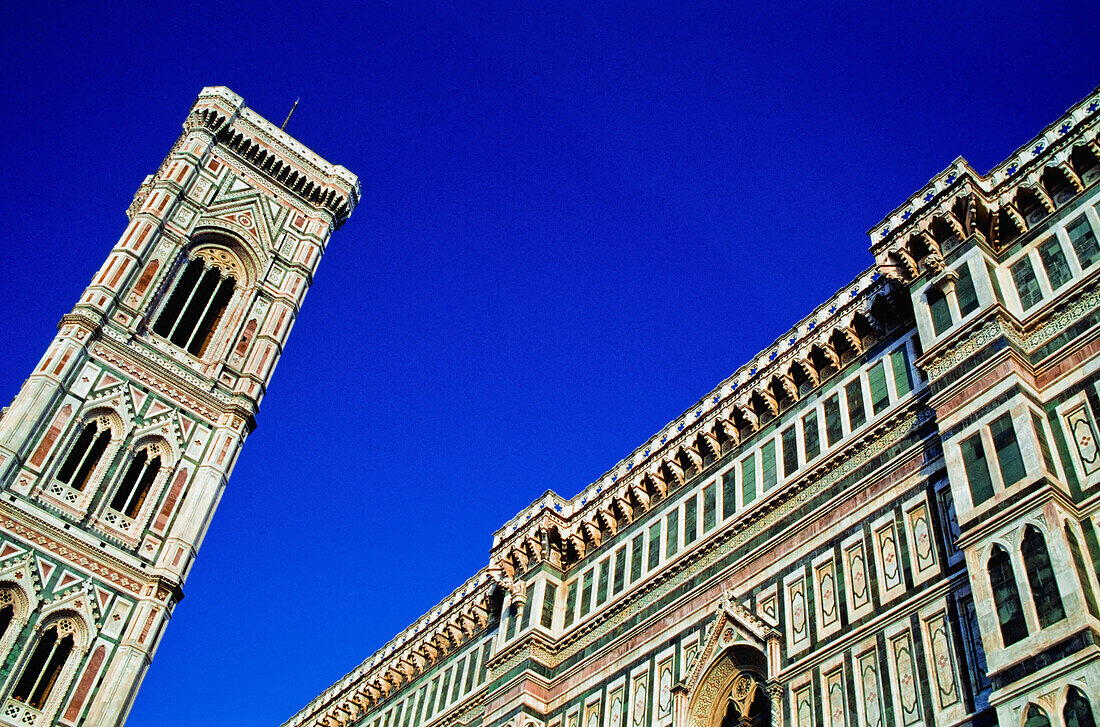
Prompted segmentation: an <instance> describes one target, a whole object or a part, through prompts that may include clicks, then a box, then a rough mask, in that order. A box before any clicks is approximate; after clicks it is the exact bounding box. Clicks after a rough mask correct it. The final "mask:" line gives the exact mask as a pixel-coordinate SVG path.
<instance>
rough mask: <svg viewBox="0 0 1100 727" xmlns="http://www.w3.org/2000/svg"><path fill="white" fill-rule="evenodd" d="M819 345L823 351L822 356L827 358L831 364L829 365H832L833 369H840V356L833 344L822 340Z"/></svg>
mask: <svg viewBox="0 0 1100 727" xmlns="http://www.w3.org/2000/svg"><path fill="white" fill-rule="evenodd" d="M817 345H818V347H819V348H820V349H821V353H822V355H823V356H825V359H826V360H827V361H828V362H829V364H830V365H832V366H833V367H835V368H837V369H839V368H840V354H838V353H837V352H836V349H835V348H833V344H831V343H829V341H828V340H821V341H818V344H817Z"/></svg>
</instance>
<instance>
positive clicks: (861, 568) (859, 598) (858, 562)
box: [844, 539, 871, 615]
mask: <svg viewBox="0 0 1100 727" xmlns="http://www.w3.org/2000/svg"><path fill="white" fill-rule="evenodd" d="M844 572H845V574H846V575H847V584H848V606H849V609H850V611H851V612H852V614H853V615H855V614H857V613H859V612H861V611H862V610H864V609H865V608H867V607H869V606H870V605H871V588H870V582H869V578H868V577H867V556H866V554H865V553H864V549H863V540H862V539H860V540H859V541H857V542H856V543H855V544H854V545H850V546H848V547H847V548H845V549H844Z"/></svg>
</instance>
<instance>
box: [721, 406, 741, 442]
mask: <svg viewBox="0 0 1100 727" xmlns="http://www.w3.org/2000/svg"><path fill="white" fill-rule="evenodd" d="M733 417H734V414H733V410H730V411H729V412H727V415H725V416H722V417H719V419H718V423H719V424H721V425H722V428H723V429H725V430H726V436H727V437H729V438H730V441H732V442H733V444H734V446H736V445H737V444H739V443H740V442H741V432H740V430H739V429H738V428H737V423H736V422H735V421H733Z"/></svg>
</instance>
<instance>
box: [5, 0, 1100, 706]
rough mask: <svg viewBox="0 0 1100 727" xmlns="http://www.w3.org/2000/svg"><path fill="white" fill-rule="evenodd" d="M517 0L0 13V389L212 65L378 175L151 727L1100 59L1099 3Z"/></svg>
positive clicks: (473, 549)
mask: <svg viewBox="0 0 1100 727" xmlns="http://www.w3.org/2000/svg"><path fill="white" fill-rule="evenodd" d="M529 6H530V3H517V4H515V5H512V6H507V5H504V4H497V3H480V4H476V5H470V6H465V5H462V4H450V3H448V4H446V5H443V6H440V7H429V6H422V5H413V4H411V3H393V4H386V5H380V4H377V3H368V2H359V3H354V4H349V6H348V7H345V8H332V7H325V6H323V5H320V4H316V3H282V4H279V3H254V4H251V3H244V2H235V3H224V2H219V3H203V2H186V3H181V2H172V3H158V2H145V3H142V4H141V5H140V7H134V8H129V9H122V8H117V9H105V8H103V7H99V6H96V7H94V8H90V9H88V10H86V11H79V10H74V9H72V8H71V7H65V8H64V9H62V6H42V5H41V4H38V5H35V4H33V3H12V4H10V5H6V6H5V7H4V8H3V9H0V23H2V24H0V40H2V42H0V91H2V93H3V109H4V113H3V114H0V159H2V164H3V177H2V178H3V194H0V219H3V220H4V237H5V239H4V242H3V244H2V245H0V300H3V301H4V303H5V306H4V308H5V313H4V316H3V318H2V321H3V324H2V330H3V333H4V335H3V337H2V344H0V400H2V401H3V402H5V403H6V402H7V401H9V400H10V398H11V397H12V396H13V395H14V394H15V392H16V390H17V389H18V387H19V385H20V383H21V382H22V381H23V379H24V378H25V377H26V375H27V373H28V372H29V371H30V370H31V368H32V366H33V365H34V363H35V362H36V361H37V359H38V358H39V356H40V355H41V353H42V351H43V350H44V348H45V346H46V344H47V343H48V342H49V340H50V338H51V336H52V335H53V334H54V331H55V326H56V323H57V321H58V320H59V319H60V317H61V316H62V314H64V313H65V312H66V311H68V310H69V309H70V308H71V307H72V305H73V304H74V302H75V301H76V298H77V296H78V295H79V293H80V291H81V290H82V289H83V287H84V286H85V285H86V284H87V283H88V281H89V280H90V278H91V276H92V274H93V272H94V271H95V270H96V269H97V268H98V266H99V265H100V263H101V261H102V260H103V258H104V257H105V256H106V254H107V252H108V251H109V250H110V248H111V246H112V245H113V244H114V243H115V241H116V240H117V238H118V236H119V234H120V233H121V232H122V230H123V228H124V226H125V224H126V219H125V216H124V211H125V209H126V207H127V205H128V204H129V203H130V200H131V198H132V195H133V193H134V191H135V190H136V188H137V186H138V184H139V183H140V182H141V180H142V179H143V178H144V176H145V175H146V174H149V173H151V172H152V171H154V170H155V169H156V167H157V165H158V164H159V162H160V160H161V159H162V158H163V156H164V154H165V153H167V151H168V149H169V148H170V147H171V145H172V142H173V141H174V140H175V138H176V136H177V134H178V133H179V129H180V124H181V123H182V121H183V118H184V115H185V114H186V112H187V110H188V108H189V106H190V104H191V102H192V100H193V99H194V97H195V95H196V94H197V93H198V91H199V89H200V88H202V87H203V86H206V85H226V86H229V87H230V88H232V89H233V90H234V91H236V92H237V93H239V94H241V95H242V96H244V98H245V99H246V101H247V102H248V104H249V105H250V106H251V107H252V108H254V109H255V110H257V111H258V112H259V113H261V114H264V115H265V116H267V117H268V118H270V119H272V120H274V121H275V122H276V123H280V122H281V121H282V119H283V117H284V116H285V115H286V112H287V110H288V109H289V108H290V105H291V103H292V102H293V101H294V99H295V98H296V97H299V96H300V97H301V104H300V105H299V107H298V110H297V112H296V113H295V115H294V118H293V120H292V121H291V122H290V126H289V127H288V131H290V132H291V133H292V134H293V135H295V136H296V137H297V138H298V139H300V140H301V141H302V142H304V143H305V144H306V145H308V146H310V147H312V148H313V149H314V150H316V151H317V152H318V153H319V154H321V155H322V156H324V157H326V158H327V159H329V160H330V161H332V162H335V163H339V164H343V165H344V166H346V167H348V168H349V169H351V170H352V171H354V172H356V173H357V174H359V176H360V179H361V180H362V186H363V201H362V203H361V204H360V206H359V208H358V209H357V210H356V211H355V213H354V215H353V216H352V218H351V220H350V221H349V222H348V224H347V225H346V226H345V228H344V229H343V230H341V231H340V232H339V233H337V235H336V236H335V237H334V238H333V242H332V245H331V246H330V248H329V253H328V255H327V257H326V259H325V260H324V261H322V264H321V268H320V272H319V274H318V276H317V278H316V281H315V284H314V287H313V290H312V291H311V292H310V294H309V296H308V297H307V299H306V302H305V306H304V309H303V313H302V316H301V318H300V319H299V321H298V324H297V327H296V328H295V330H294V332H293V335H292V336H291V338H290V343H289V346H288V348H287V352H286V355H285V356H284V357H283V359H282V361H281V363H280V365H279V367H278V370H277V373H276V374H275V378H274V382H273V384H272V387H271V390H270V395H269V396H268V398H267V400H266V401H265V402H264V405H263V408H262V409H261V411H260V414H259V417H258V419H259V429H258V430H257V431H256V432H255V434H254V435H253V436H252V437H251V439H250V440H249V442H248V444H247V446H246V447H245V450H244V453H243V455H242V458H241V460H240V464H239V465H238V467H237V471H236V473H235V474H234V476H233V479H232V480H231V482H230V485H229V488H228V490H227V492H226V494H225V498H224V499H223V501H222V504H221V508H220V510H219V511H218V513H217V516H216V517H215V519H214V523H213V527H212V528H211V530H210V534H209V536H208V537H207V539H206V542H205V544H204V546H203V549H202V551H201V553H200V554H199V559H198V561H197V563H196V565H195V568H194V571H193V573H192V575H191V578H190V580H189V582H188V583H187V586H186V589H185V590H186V593H187V597H186V599H185V600H184V602H183V603H182V604H181V605H180V607H179V608H178V609H177V610H176V616H175V618H174V620H173V622H172V624H171V625H170V627H169V628H168V630H167V634H166V636H165V639H164V641H163V642H162V645H161V647H160V650H159V652H158V653H157V656H156V659H155V660H154V662H153V665H152V667H151V670H150V672H149V675H148V676H147V678H146V680H145V684H144V686H143V688H142V691H141V693H140V694H139V696H138V699H137V703H136V706H135V708H134V710H133V713H132V715H131V719H130V722H129V724H130V725H132V726H133V727H143V726H151V725H193V724H203V725H234V726H239V725H277V724H279V723H281V722H282V721H283V720H285V719H286V718H288V717H289V716H290V715H291V714H293V713H294V712H295V711H296V710H297V709H298V708H300V707H301V706H303V705H304V704H305V703H306V702H307V701H308V700H310V699H311V698H312V697H314V696H315V695H316V694H317V693H318V692H320V691H321V690H322V689H324V688H325V687H327V686H328V685H329V684H330V683H332V682H333V681H335V680H336V679H338V678H339V677H340V676H342V675H343V674H344V673H345V672H347V671H348V670H350V669H351V668H352V667H354V666H355V665H356V664H358V663H359V662H360V661H361V660H362V659H364V658H365V657H367V656H368V655H369V654H370V653H371V652H373V650H374V649H375V648H376V647H378V646H380V645H381V644H382V643H384V642H385V641H386V640H387V639H388V638H389V637H390V636H392V635H393V634H394V633H396V632H397V631H398V630H400V629H402V628H403V627H404V626H406V625H407V624H408V623H410V622H411V621H412V620H413V619H415V618H416V617H417V616H419V615H420V614H421V613H423V612H424V611H426V610H427V609H428V608H429V607H430V606H431V605H433V604H435V603H436V602H437V600H438V599H439V598H441V597H443V596H444V595H446V594H447V593H449V592H450V590H451V589H452V588H453V587H455V586H457V585H458V584H460V583H461V582H462V581H463V580H464V579H465V578H466V577H468V576H469V575H471V574H473V573H474V572H475V571H476V570H477V569H478V568H479V567H481V566H482V565H483V564H485V563H486V561H487V556H488V548H489V544H490V536H491V533H492V531H493V530H495V529H496V528H497V527H499V526H500V525H501V524H503V523H504V521H506V520H507V519H508V518H509V517H511V516H512V515H513V514H515V513H516V512H517V511H518V510H519V509H521V508H522V507H524V506H525V505H526V504H527V503H529V502H530V501H531V500H533V499H535V498H536V497H537V496H538V495H540V494H541V493H542V492H543V491H544V490H546V489H554V490H556V491H557V492H559V493H562V494H565V495H572V494H575V493H576V492H578V491H579V490H580V489H581V488H582V487H583V486H585V485H586V484H587V483H589V482H591V481H593V480H594V479H595V478H596V477H598V476H599V475H600V474H601V473H603V472H604V471H605V470H607V469H608V468H609V467H611V466H612V465H613V464H615V463H616V462H617V461H618V460H619V459H620V458H621V457H623V456H625V455H626V454H628V453H629V452H630V451H631V450H632V449H633V448H634V447H635V446H637V445H638V444H640V443H642V442H643V441H644V439H645V438H646V437H648V436H649V435H651V434H653V433H654V432H656V431H657V430H658V429H659V428H660V427H661V426H663V425H664V424H665V423H666V422H668V421H669V420H671V419H672V418H673V417H675V416H676V415H678V414H679V413H680V412H681V411H683V410H684V409H686V408H687V407H689V406H690V405H692V404H693V403H694V402H696V401H697V400H698V398H699V397H700V396H702V395H703V394H705V393H706V392H707V391H709V390H710V388H711V387H713V386H714V385H715V384H717V383H718V382H719V381H720V380H722V379H723V378H724V377H726V376H727V375H729V374H730V373H732V372H733V370H734V369H735V368H736V367H737V366H739V365H740V364H741V363H743V362H744V361H746V360H747V359H748V358H749V357H750V356H752V355H753V354H755V353H756V352H757V351H759V350H760V349H762V348H763V347H765V346H766V345H768V344H769V343H770V342H771V341H772V340H773V339H774V338H775V337H776V336H777V335H779V334H780V333H782V332H783V331H785V330H786V329H787V327H788V326H789V325H791V324H792V323H794V322H795V321H797V320H798V319H799V318H801V317H802V316H803V315H805V314H806V313H808V312H809V311H810V310H812V308H813V307H814V306H815V305H817V304H818V303H819V302H821V301H823V300H824V299H825V298H827V297H828V296H829V295H831V294H832V293H833V292H834V291H835V290H837V289H838V288H840V287H841V286H842V285H844V284H845V283H846V282H848V281H849V280H850V279H851V278H852V277H853V276H854V275H855V274H856V273H857V272H858V271H860V270H862V269H863V268H865V267H866V266H868V265H870V263H871V256H870V254H869V253H868V252H867V247H868V239H867V237H866V235H865V231H866V230H867V229H868V228H870V227H871V226H872V225H874V224H875V223H876V222H878V221H879V220H880V219H881V218H882V217H884V216H885V215H886V214H887V213H888V212H889V211H890V210H892V209H893V208H894V207H895V206H897V205H898V204H900V203H901V202H902V201H903V200H904V199H905V198H906V197H907V196H908V195H909V194H911V193H912V192H914V191H916V190H917V188H918V187H920V186H921V185H922V184H924V183H925V182H926V181H927V180H928V179H929V178H930V177H932V176H933V175H934V174H936V173H937V172H939V171H941V170H942V169H944V168H945V167H946V166H947V165H948V164H949V163H950V162H951V161H952V160H953V159H954V158H955V157H956V156H958V155H963V156H965V157H967V158H968V159H969V160H970V161H971V163H972V164H973V165H974V166H975V167H976V168H978V169H979V170H981V171H985V170H988V169H989V168H990V167H992V166H993V165H995V164H997V163H998V162H1000V161H1001V160H1002V159H1004V158H1005V157H1006V156H1007V155H1008V154H1009V153H1010V152H1011V151H1012V150H1014V149H1015V148H1016V147H1017V146H1019V145H1021V144H1023V143H1024V142H1026V141H1027V140H1028V139H1029V138H1030V137H1031V136H1032V135H1033V134H1034V133H1036V132H1038V131H1039V130H1040V129H1041V128H1042V127H1043V126H1045V125H1046V124H1048V123H1050V122H1051V121H1053V120H1054V119H1055V118H1057V117H1058V116H1059V115H1060V114H1061V113H1062V112H1063V111H1064V110H1065V109H1066V108H1068V107H1069V106H1070V105H1072V104H1073V103H1075V102H1076V101H1078V100H1079V99H1080V98H1082V97H1083V96H1084V95H1085V94H1087V93H1088V92H1089V91H1090V90H1091V89H1092V88H1093V87H1094V86H1095V85H1097V84H1098V83H1100V75H1098V74H1097V69H1100V44H1097V43H1096V40H1095V34H1096V29H1097V28H1100V4H1097V3H1096V2H1095V1H1092V2H1060V3H1052V4H1043V3H1021V4H1015V5H1014V4H1012V3H1000V2H997V3H994V2H989V3H960V2H949V3H937V2H921V3H885V4H884V3H881V2H876V3H868V4H866V5H855V4H848V5H844V6H839V5H838V6H834V7H831V8H819V9H816V10H807V9H805V8H803V7H802V4H797V6H791V7H784V6H782V5H780V4H773V3H751V4H750V3H745V4H735V3H677V4H669V5H660V4H650V3H645V4H642V5H639V4H638V3H633V2H631V3H623V4H609V3H604V2H597V3H591V2H585V3H554V4H551V6H550V7H546V8H542V9H532V8H531V7H529ZM46 7H49V10H46V9H44V8H46Z"/></svg>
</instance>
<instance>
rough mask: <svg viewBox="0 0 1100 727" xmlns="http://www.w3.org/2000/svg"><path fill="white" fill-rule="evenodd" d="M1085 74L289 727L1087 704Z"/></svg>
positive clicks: (1095, 191)
mask: <svg viewBox="0 0 1100 727" xmlns="http://www.w3.org/2000/svg"><path fill="white" fill-rule="evenodd" d="M1098 130H1100V89H1097V91H1094V92H1093V93H1092V94H1091V95H1090V96H1089V98H1087V99H1085V100H1084V101H1082V102H1081V103H1079V104H1077V105H1076V106H1074V107H1073V108H1072V109H1070V110H1069V111H1068V112H1067V113H1066V114H1065V115H1064V116H1063V117H1062V118H1060V119H1058V120H1057V121H1056V122H1055V123H1054V124H1052V125H1050V126H1049V127H1047V128H1046V129H1044V130H1043V131H1042V133H1041V134H1040V135H1038V136H1037V137H1036V138H1034V139H1032V140H1030V141H1029V142H1028V143H1027V144H1025V145H1024V146H1022V147H1020V149H1019V150H1018V151H1017V152H1016V153H1014V154H1013V155H1012V156H1011V157H1010V158H1009V159H1007V160H1005V161H1004V162H1003V163H1002V164H1000V165H999V166H997V167H996V168H995V169H993V170H992V171H991V172H989V173H988V174H986V175H982V174H979V173H977V172H976V171H975V170H973V169H972V168H971V167H970V165H969V164H968V163H967V162H966V161H965V160H963V159H961V158H960V159H958V160H956V161H955V162H954V163H953V164H951V166H950V167H948V168H947V169H946V170H944V171H943V172H942V173H941V174H939V175H937V176H936V177H935V178H934V179H932V180H931V181H930V182H929V183H928V184H927V185H926V186H925V187H923V188H922V189H920V190H919V191H918V192H917V193H916V194H914V195H913V196H912V197H910V198H909V199H907V200H905V202H904V203H903V204H901V205H900V206H899V207H898V208H897V209H896V210H894V211H893V212H891V213H890V214H889V216H888V217H887V218H886V219H885V220H883V221H882V222H881V223H880V224H878V225H876V226H875V227H874V228H873V229H872V230H871V231H870V233H869V234H870V237H871V252H872V254H873V256H874V264H873V265H872V266H871V267H869V268H868V269H867V270H866V271H865V272H863V273H862V274H860V275H859V276H858V277H857V278H856V279H855V280H853V281H851V282H850V283H848V284H846V285H844V286H843V287H842V288H841V289H840V290H839V291H838V292H837V293H836V295H834V296H833V297H832V298H831V299H830V300H827V301H825V302H823V303H822V304H821V305H820V306H819V307H818V308H817V309H816V310H814V311H812V312H810V314H809V315H808V316H806V317H805V318H804V319H803V320H801V321H799V322H798V324H797V325H795V326H794V327H793V328H791V329H790V330H789V331H787V332H785V333H783V334H782V335H781V336H779V337H778V338H777V339H776V340H775V342H774V343H773V344H772V345H771V346H769V347H768V348H767V349H766V350H764V351H762V352H761V353H760V354H759V355H758V356H757V357H756V358H755V359H753V360H752V361H750V362H748V363H746V364H745V365H744V366H742V367H741V368H740V369H738V370H737V371H736V372H735V373H734V374H733V375H732V376H730V377H729V378H728V379H727V380H725V381H723V382H722V383H721V384H720V385H719V386H718V387H717V388H715V389H714V390H713V391H711V392H710V393H708V394H707V395H706V396H704V397H703V398H702V399H701V400H700V401H698V402H696V403H695V404H694V405H693V406H691V407H690V408H688V409H687V410H686V411H685V412H684V413H683V414H682V415H681V416H680V417H678V418H677V419H675V420H674V421H673V422H671V423H670V424H668V425H667V426H666V427H665V428H664V429H662V430H661V431H660V432H658V433H656V434H655V435H654V436H653V437H652V438H650V439H649V441H647V442H645V443H643V444H642V445H641V446H639V447H638V448H637V449H636V450H635V451H634V452H633V453H631V455H630V456H629V457H627V458H626V459H624V460H622V461H621V462H619V463H618V464H616V465H615V466H614V467H613V468H612V469H611V470H609V471H608V472H607V473H606V474H605V475H603V476H602V477H601V478H599V480H597V481H596V482H594V483H592V484H591V485H589V486H588V487H586V488H585V489H584V490H583V491H581V492H580V493H578V494H576V495H575V496H574V497H572V498H566V497H561V496H559V495H557V494H555V493H554V492H547V493H545V494H544V495H543V496H541V497H539V498H538V499H537V500H536V501H535V502H534V503H532V504H531V505H530V506H529V507H528V508H526V509H525V510H524V511H522V512H520V513H518V514H517V515H516V516H515V517H514V518H513V519H512V520H511V521H509V522H508V523H506V524H505V525H504V526H503V527H502V528H501V529H500V530H499V531H497V532H496V533H495V534H494V535H493V539H492V547H491V549H490V551H489V554H488V559H487V563H486V565H485V567H484V568H482V569H481V570H480V571H479V572H477V573H475V574H473V575H472V576H471V577H470V578H469V580H467V581H466V582H465V583H463V584H462V585H460V586H459V587H458V588H456V589H455V590H454V592H453V593H451V594H450V595H448V596H447V597H446V598H444V599H443V600H442V601H441V602H440V603H439V604H438V605H437V606H435V607H434V608H432V609H431V610H430V611H429V612H428V613H426V614H424V615H423V616H422V617H420V618H419V619H417V620H416V621H414V622H413V623H412V624H411V625H410V626H409V627H408V628H406V629H405V630H404V631H402V632H401V633H400V634H397V635H396V636H395V637H394V638H393V639H392V640H391V641H390V642H389V643H387V644H385V645H384V646H383V647H382V648H381V649H379V650H378V652H376V653H375V654H374V655H372V656H370V657H369V658H368V659H367V660H366V661H364V662H363V663H362V664H360V665H359V666H358V667H356V668H355V669H354V670H353V671H352V672H350V673H349V674H347V675H346V676H345V677H344V678H343V679H341V680H340V681H339V682H337V683H336V684H334V685H333V686H332V687H330V688H329V689H327V690H326V691H325V692H324V693H322V694H321V695H320V696H318V697H317V698H316V699H314V700H313V701H312V702H310V703H309V704H308V705H306V706H305V707H304V708H303V709H302V710H301V711H300V712H299V713H298V714H297V715H295V716H293V717H292V718H291V719H290V720H289V721H287V722H286V723H285V725H284V727H337V726H339V727H350V726H352V725H354V726H355V727H425V726H428V727H733V726H734V725H738V726H745V727H747V726H749V725H792V726H797V727H809V726H811V725H813V726H819V725H830V726H831V727H911V726H912V725H926V724H927V725H963V724H973V725H986V724H1001V725H1013V726H1017V725H1018V726H1026V727H1046V726H1049V725H1058V726H1061V725H1065V726H1066V727H1078V726H1081V725H1089V726H1090V727H1091V726H1092V725H1095V724H1096V722H1095V720H1096V717H1097V715H1098V714H1100V606H1098V601H1097V593H1098V590H1100V581H1098V575H1100V541H1098V536H1097V528H1098V526H1100V520H1098V512H1100V449H1098V447H1097V443H1096V437H1097V417H1098V416H1100V272H1098V271H1100V244H1098V242H1097V236H1098V234H1100V212H1098V205H1100V184H1097V182H1098V180H1100V138H1098Z"/></svg>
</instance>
